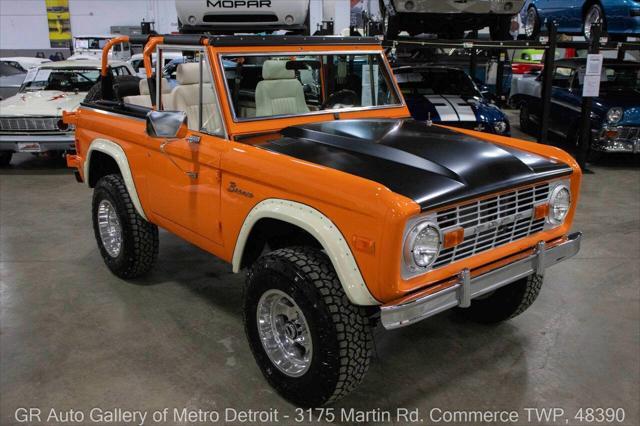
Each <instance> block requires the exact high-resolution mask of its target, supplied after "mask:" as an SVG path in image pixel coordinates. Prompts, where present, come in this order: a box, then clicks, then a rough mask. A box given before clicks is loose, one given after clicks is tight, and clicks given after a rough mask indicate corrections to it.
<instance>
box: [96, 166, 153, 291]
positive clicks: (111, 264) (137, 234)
mask: <svg viewBox="0 0 640 426" xmlns="http://www.w3.org/2000/svg"><path fill="white" fill-rule="evenodd" d="M93 230H94V233H95V237H96V241H97V242H98V248H99V249H100V253H101V254H102V258H103V259H104V262H105V264H106V265H107V267H108V268H109V269H110V270H111V272H113V273H114V274H115V275H117V276H118V277H120V278H136V277H139V276H141V275H143V274H145V273H147V272H148V271H149V270H150V269H151V267H152V266H153V264H154V262H155V260H156V258H157V257H158V247H159V242H158V228H157V227H156V226H155V225H154V224H152V223H150V222H147V221H146V220H145V219H144V218H142V216H140V215H139V214H138V212H137V211H136V209H135V207H134V205H133V202H132V201H131V197H130V196H129V192H128V191H127V187H126V186H125V184H124V181H123V180H122V177H121V176H120V175H115V174H112V175H106V176H104V177H102V178H100V180H99V181H98V183H97V184H96V187H95V189H94V192H93Z"/></svg>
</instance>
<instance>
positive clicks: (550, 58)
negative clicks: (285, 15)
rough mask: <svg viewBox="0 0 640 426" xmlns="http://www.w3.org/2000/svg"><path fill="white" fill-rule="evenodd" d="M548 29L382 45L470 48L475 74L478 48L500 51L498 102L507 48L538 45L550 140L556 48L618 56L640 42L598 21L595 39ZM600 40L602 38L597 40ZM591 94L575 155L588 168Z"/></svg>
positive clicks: (541, 138) (544, 139) (544, 130)
mask: <svg viewBox="0 0 640 426" xmlns="http://www.w3.org/2000/svg"><path fill="white" fill-rule="evenodd" d="M547 27H548V31H547V32H543V33H542V34H541V36H540V39H539V40H538V41H534V40H506V41H489V40H477V35H478V34H477V31H474V32H473V33H472V37H473V38H474V39H463V40H439V39H422V38H414V37H398V38H397V39H394V40H384V41H383V42H382V44H383V46H384V47H386V48H388V49H390V50H389V55H390V56H391V57H395V56H396V52H397V50H398V49H402V50H405V51H419V50H434V49H437V48H457V49H465V50H471V52H470V53H471V54H470V55H469V74H470V75H471V77H472V78H474V77H475V71H476V59H477V58H476V50H478V49H482V50H489V51H493V52H498V54H497V58H498V70H497V76H496V96H497V99H498V103H499V104H503V103H505V101H506V96H505V94H504V93H503V83H504V81H503V80H504V66H505V62H506V60H507V49H539V50H544V51H545V56H544V69H543V76H542V94H541V109H542V116H541V123H542V124H541V126H540V132H539V133H538V138H537V139H538V142H539V143H542V144H547V143H548V139H549V127H548V126H549V124H548V123H549V114H550V106H551V81H553V69H554V67H555V52H556V49H557V48H559V47H560V48H573V49H583V50H588V52H589V53H599V52H600V51H602V50H617V51H618V59H623V58H624V56H625V53H626V52H627V51H629V50H632V51H640V42H609V40H608V38H606V37H600V33H601V28H600V25H598V24H596V25H594V27H593V30H594V35H595V37H594V38H593V39H594V41H593V42H588V41H583V42H580V41H578V42H575V41H569V42H565V41H558V37H557V36H558V30H557V25H556V23H555V22H552V23H550V24H548V25H547ZM598 41H599V42H598ZM591 106H592V98H584V99H583V103H582V118H583V119H582V122H581V126H580V127H581V129H580V131H581V133H580V134H581V137H580V142H579V147H578V150H577V155H576V159H577V161H578V164H580V167H581V168H582V169H583V170H585V168H586V160H587V156H588V153H589V145H590V144H589V143H588V141H589V140H590V132H591V126H590V124H591V123H590V116H591Z"/></svg>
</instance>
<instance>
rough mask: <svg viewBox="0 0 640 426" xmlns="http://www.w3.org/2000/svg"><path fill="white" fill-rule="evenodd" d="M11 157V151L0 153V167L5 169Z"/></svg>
mask: <svg viewBox="0 0 640 426" xmlns="http://www.w3.org/2000/svg"><path fill="white" fill-rule="evenodd" d="M11 157H13V152H12V151H0V167H7V166H8V165H9V163H11Z"/></svg>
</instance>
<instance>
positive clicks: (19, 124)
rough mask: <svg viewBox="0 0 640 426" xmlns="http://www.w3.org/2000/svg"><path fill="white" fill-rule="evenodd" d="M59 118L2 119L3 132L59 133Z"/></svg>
mask: <svg viewBox="0 0 640 426" xmlns="http://www.w3.org/2000/svg"><path fill="white" fill-rule="evenodd" d="M59 119H60V118H58V117H11V118H9V117H0V131H2V132H15V131H17V132H25V131H27V132H51V131H59V129H58V120H59Z"/></svg>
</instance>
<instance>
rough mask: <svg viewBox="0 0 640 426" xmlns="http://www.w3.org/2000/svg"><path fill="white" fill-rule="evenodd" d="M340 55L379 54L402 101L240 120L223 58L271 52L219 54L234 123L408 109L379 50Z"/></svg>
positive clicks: (333, 53)
mask: <svg viewBox="0 0 640 426" xmlns="http://www.w3.org/2000/svg"><path fill="white" fill-rule="evenodd" d="M336 53H337V52H336V51H335V50H334V51H322V52H315V51H314V52H309V55H307V56H316V55H317V56H321V55H335V54H336ZM338 53H339V54H340V55H368V54H377V55H379V56H380V57H381V58H382V63H383V64H385V68H386V70H387V75H388V76H389V83H391V87H392V88H393V90H394V91H395V93H396V97H397V98H398V99H399V100H400V103H399V104H393V105H378V106H368V107H354V108H339V109H326V110H322V111H310V112H307V113H305V114H283V115H271V116H266V117H255V118H251V117H249V118H238V116H237V114H236V108H235V105H234V104H233V100H232V99H231V90H229V83H228V82H227V78H226V75H225V73H224V64H223V62H222V60H223V56H238V55H240V56H269V52H256V53H242V52H237V53H234V52H224V53H218V66H219V67H220V70H221V72H222V76H223V80H224V87H225V91H226V92H227V102H229V106H230V108H229V109H230V111H231V115H232V118H233V122H234V123H248V122H255V121H268V120H278V119H282V118H289V117H313V116H316V115H333V114H336V113H344V112H361V111H370V110H383V109H396V108H403V107H406V106H407V104H406V102H405V100H404V96H402V91H401V90H400V87H398V84H397V82H396V81H395V78H393V75H394V74H393V70H392V69H391V66H390V65H389V62H388V61H387V58H386V57H385V56H384V55H383V54H382V52H380V51H378V50H354V51H351V50H345V51H339V52H338ZM300 54H301V52H273V54H272V56H293V55H296V56H297V55H300Z"/></svg>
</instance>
